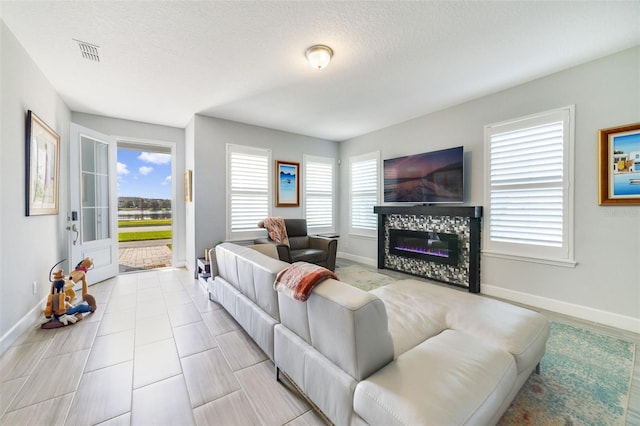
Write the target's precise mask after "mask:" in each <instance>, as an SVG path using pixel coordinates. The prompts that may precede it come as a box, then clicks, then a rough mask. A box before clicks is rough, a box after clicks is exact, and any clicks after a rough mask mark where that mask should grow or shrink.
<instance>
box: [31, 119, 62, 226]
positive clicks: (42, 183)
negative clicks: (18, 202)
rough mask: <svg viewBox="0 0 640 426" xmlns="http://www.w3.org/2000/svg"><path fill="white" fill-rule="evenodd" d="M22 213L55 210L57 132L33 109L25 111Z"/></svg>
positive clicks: (58, 166) (58, 153)
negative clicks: (23, 210)
mask: <svg viewBox="0 0 640 426" xmlns="http://www.w3.org/2000/svg"><path fill="white" fill-rule="evenodd" d="M25 154H26V155H25V159H26V167H25V184H26V185H25V188H26V191H25V192H26V194H25V199H26V200H25V201H26V202H25V214H26V215H27V216H36V215H46V214H58V199H59V193H58V190H59V186H60V183H59V182H60V179H59V176H60V136H58V134H57V133H56V132H54V131H53V129H52V128H51V127H49V126H48V125H47V124H46V123H45V122H44V121H42V120H41V119H40V118H38V116H37V115H35V114H34V113H33V111H31V110H29V111H27V126H26V150H25Z"/></svg>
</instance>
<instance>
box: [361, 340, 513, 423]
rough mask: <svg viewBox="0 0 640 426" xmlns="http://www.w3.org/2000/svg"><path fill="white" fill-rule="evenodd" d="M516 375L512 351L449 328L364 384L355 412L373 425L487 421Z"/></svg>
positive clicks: (402, 356) (395, 361)
mask: <svg viewBox="0 0 640 426" xmlns="http://www.w3.org/2000/svg"><path fill="white" fill-rule="evenodd" d="M516 375H517V374H516V365H515V362H514V359H513V357H512V356H511V355H510V354H509V353H508V352H506V351H504V350H502V349H501V348H499V347H497V346H494V345H491V344H487V343H486V342H484V341H482V340H480V339H477V338H475V337H473V336H471V335H469V334H467V333H464V332H460V331H455V330H445V331H443V332H442V333H440V334H439V335H437V336H435V337H432V338H430V339H428V340H426V341H425V342H423V343H421V344H419V345H418V346H416V347H414V348H413V349H411V350H409V351H407V352H405V353H403V354H402V355H400V356H399V357H398V358H397V359H395V360H394V361H392V362H391V363H389V364H388V365H387V366H385V367H384V368H383V369H381V370H379V371H378V372H376V373H374V374H372V375H371V376H369V377H368V378H367V379H366V380H363V381H361V382H360V383H358V385H356V389H355V392H354V401H353V403H354V411H355V413H356V414H358V415H359V416H360V417H362V419H364V421H366V422H367V423H369V424H371V425H421V424H424V425H461V424H487V423H488V422H489V421H490V419H492V418H493V417H494V416H495V412H496V411H497V410H500V407H501V405H502V404H503V401H504V400H505V398H507V397H508V395H509V394H510V392H511V390H512V388H513V386H514V384H515V381H516Z"/></svg>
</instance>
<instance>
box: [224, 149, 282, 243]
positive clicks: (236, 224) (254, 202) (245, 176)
mask: <svg viewBox="0 0 640 426" xmlns="http://www.w3.org/2000/svg"><path fill="white" fill-rule="evenodd" d="M270 165H271V150H268V149H260V148H253V147H249V146H242V145H232V144H227V239H229V240H243V239H253V238H258V237H260V236H261V235H262V234H264V231H261V230H260V229H259V228H258V222H259V221H261V220H262V219H264V218H266V217H269V216H270V215H271V192H272V191H271V185H270V182H271V179H270V176H271V167H270Z"/></svg>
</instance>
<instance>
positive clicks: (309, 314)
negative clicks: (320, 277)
mask: <svg viewBox="0 0 640 426" xmlns="http://www.w3.org/2000/svg"><path fill="white" fill-rule="evenodd" d="M278 303H279V305H280V322H281V323H282V325H284V326H285V327H287V328H288V329H289V330H291V331H293V332H294V333H296V334H297V335H298V336H299V337H301V338H302V339H303V340H305V341H306V342H307V343H309V344H310V345H311V346H313V347H314V348H315V349H316V350H317V351H319V352H320V353H322V354H323V355H324V356H325V357H327V358H328V359H329V360H331V361H332V362H333V363H334V364H336V365H337V366H338V367H340V368H341V369H342V370H344V371H345V372H346V373H348V374H349V375H351V376H352V377H353V378H355V379H356V380H362V379H364V378H366V377H368V376H369V375H371V374H372V373H373V372H375V371H377V370H379V369H380V368H382V367H383V366H385V365H386V364H388V363H389V362H390V361H391V360H392V359H393V343H392V340H391V335H390V334H389V330H388V328H387V312H386V310H385V306H384V303H383V302H382V300H380V299H379V298H378V297H376V296H374V295H372V294H370V293H367V292H365V291H362V290H360V289H358V288H355V287H353V286H350V285H348V284H345V283H343V282H340V281H336V280H333V279H327V280H325V281H323V282H322V283H320V284H318V285H317V286H316V287H315V288H314V289H313V291H312V293H311V296H310V297H309V299H308V300H307V301H306V302H299V301H297V300H293V299H291V298H290V297H288V296H286V295H284V294H283V293H278Z"/></svg>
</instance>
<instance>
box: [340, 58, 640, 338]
mask: <svg viewBox="0 0 640 426" xmlns="http://www.w3.org/2000/svg"><path fill="white" fill-rule="evenodd" d="M425 96H428V94H425ZM570 104H575V106H576V127H575V131H576V133H575V135H576V137H575V153H574V155H575V180H574V182H575V187H574V195H575V218H574V223H575V257H576V260H577V262H578V264H577V266H576V267H575V268H566V267H558V266H550V265H545V264H539V263H530V262H522V261H514V260H506V259H499V258H495V257H488V256H483V258H482V261H481V273H482V276H481V277H482V284H481V287H482V291H483V292H484V293H487V294H492V295H495V296H499V297H504V298H507V299H511V300H515V301H519V302H522V303H528V304H532V305H534V306H539V307H543V308H547V309H551V310H554V311H560V312H564V313H567V314H571V315H575V316H579V317H586V318H587V319H590V320H594V321H599V322H604V323H608V324H610V325H615V326H618V327H622V328H626V329H632V330H633V329H635V331H637V330H638V328H639V327H640V274H638V271H637V265H638V263H639V262H640V244H638V242H639V241H640V206H626V207H623V206H616V207H601V206H598V195H597V194H598V175H597V172H598V154H597V146H598V145H597V137H598V129H602V128H607V127H614V126H619V125H623V124H629V123H634V122H639V121H640V48H634V49H630V50H626V51H623V52H620V53H618V54H615V55H612V56H609V57H606V58H602V59H600V60H597V61H593V62H590V63H587V64H584V65H581V66H578V67H575V68H572V69H569V70H566V71H562V72H559V73H557V74H553V75H550V76H548V77H545V78H541V79H539V80H535V81H532V82H530V83H526V84H523V85H521V86H518V87H515V88H512V89H509V90H505V91H503V92H500V93H496V94H493V95H490V96H486V97H483V98H481V99H477V100H474V101H471V102H468V103H465V104H462V105H458V106H455V107H453V108H449V109H447V110H444V111H440V112H437V113H434V114H429V115H426V116H422V117H419V118H416V119H414V120H411V121H407V122H405V123H402V124H399V125H396V126H392V127H388V128H386V129H383V130H380V131H376V132H374V133H371V134H367V135H364V136H361V137H358V138H354V139H351V140H348V141H345V142H342V143H341V144H340V158H341V160H342V164H343V169H344V172H343V173H342V176H341V186H342V187H346V185H348V173H347V169H346V167H347V166H345V165H348V159H349V157H350V156H353V155H358V154H362V153H366V152H371V151H374V150H380V151H381V154H382V155H381V156H382V158H383V159H385V158H392V157H396V156H399V155H406V154H412V153H419V152H425V151H431V150H436V149H440V148H447V147H453V146H458V145H464V148H465V152H466V155H465V167H466V171H465V173H466V177H465V184H466V188H465V192H466V193H465V201H466V203H465V204H467V205H483V204H484V165H483V161H484V147H483V127H484V126H485V125H486V124H490V123H495V122H499V121H503V120H508V119H511V118H517V117H521V116H525V115H529V114H533V113H537V112H542V111H546V110H550V109H553V108H558V107H562V106H566V105H570ZM339 204H340V206H342V207H341V208H340V214H341V219H340V223H341V224H342V228H341V235H342V238H341V241H340V251H341V252H343V253H344V254H345V255H346V256H349V257H352V258H355V259H358V260H363V261H367V262H369V263H372V264H373V262H374V261H375V259H376V245H375V244H374V243H375V240H374V241H372V240H367V239H363V238H357V237H352V236H349V235H348V220H349V216H348V208H346V206H348V194H347V193H346V191H345V192H343V193H342V194H341V196H340V203H339ZM634 327H635V328H634Z"/></svg>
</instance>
